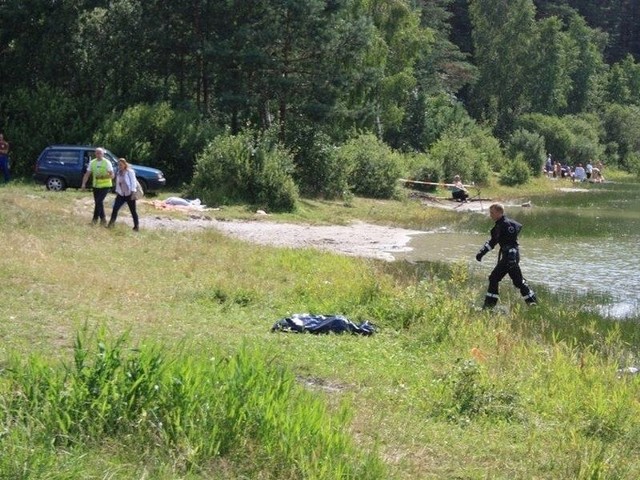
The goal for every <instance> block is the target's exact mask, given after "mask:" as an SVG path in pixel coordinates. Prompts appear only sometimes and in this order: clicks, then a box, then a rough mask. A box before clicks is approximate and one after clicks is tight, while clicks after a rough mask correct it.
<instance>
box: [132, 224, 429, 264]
mask: <svg viewBox="0 0 640 480" xmlns="http://www.w3.org/2000/svg"><path fill="white" fill-rule="evenodd" d="M140 228H141V229H157V228H160V229H162V228H166V229H171V230H202V229H215V230H218V231H220V232H223V233H224V234H227V235H229V236H231V237H234V238H239V239H242V240H246V241H248V242H252V243H257V244H260V245H270V246H274V247H285V248H317V249H319V250H324V251H331V252H335V253H340V254H344V255H351V256H358V257H368V258H378V259H381V260H387V261H393V260H395V257H394V253H400V252H406V251H410V250H411V248H410V247H409V246H408V244H409V241H410V240H411V237H412V236H413V235H418V234H421V233H426V232H423V231H420V230H408V229H404V228H394V227H384V226H380V225H373V224H369V223H364V222H353V223H351V224H349V225H299V224H290V223H278V222H271V221H265V220H256V221H219V220H215V219H211V218H209V217H207V216H200V217H196V216H195V215H194V216H192V218H189V219H185V220H177V219H171V218H161V217H143V218H141V219H140Z"/></svg>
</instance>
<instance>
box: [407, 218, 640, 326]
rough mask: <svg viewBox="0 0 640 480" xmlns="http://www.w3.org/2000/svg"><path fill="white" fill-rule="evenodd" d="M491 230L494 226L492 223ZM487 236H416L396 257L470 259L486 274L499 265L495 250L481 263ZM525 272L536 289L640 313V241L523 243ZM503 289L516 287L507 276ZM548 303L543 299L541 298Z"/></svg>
mask: <svg viewBox="0 0 640 480" xmlns="http://www.w3.org/2000/svg"><path fill="white" fill-rule="evenodd" d="M488 227H490V225H488ZM487 239H488V233H487V234H458V233H450V232H446V231H443V232H436V233H425V234H421V235H416V236H415V237H413V240H412V241H411V243H410V247H412V249H413V250H412V251H410V252H406V253H402V254H398V255H397V256H396V258H398V259H407V260H412V261H441V262H442V261H443V262H456V261H467V262H468V263H469V264H470V265H471V268H472V269H473V270H474V271H477V272H480V273H485V274H486V275H487V276H488V274H489V272H490V271H491V269H492V268H493V267H494V266H495V263H496V258H497V249H494V250H493V252H491V253H489V254H487V255H486V256H485V257H484V259H483V261H482V263H478V262H476V260H475V254H476V252H477V251H478V250H479V249H480V247H481V246H482V245H483V244H484V242H485V241H486V240H487ZM520 247H521V258H522V260H521V263H520V266H521V267H522V272H523V274H524V276H525V277H526V278H527V281H528V282H529V284H530V285H531V286H532V287H533V289H534V290H535V287H536V285H545V286H547V287H549V288H550V289H552V290H553V291H557V292H563V293H571V292H579V293H588V294H594V295H601V296H602V297H603V298H605V297H606V298H611V302H610V303H608V302H607V304H606V305H605V304H602V305H601V306H600V307H599V308H600V310H601V312H602V313H603V314H604V315H606V316H609V317H612V318H626V317H637V316H638V315H640V300H639V299H640V237H626V238H608V239H603V238H598V239H594V240H593V241H591V240H588V241H578V242H576V241H571V240H551V239H527V238H521V239H520ZM501 288H513V286H512V284H511V281H510V280H509V278H508V277H507V278H505V280H503V282H502V284H501ZM543 301H544V300H543Z"/></svg>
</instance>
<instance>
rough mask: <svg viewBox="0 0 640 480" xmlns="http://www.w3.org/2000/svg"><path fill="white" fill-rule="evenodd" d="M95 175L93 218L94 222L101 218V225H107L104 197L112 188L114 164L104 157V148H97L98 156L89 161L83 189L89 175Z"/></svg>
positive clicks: (83, 178) (83, 179)
mask: <svg viewBox="0 0 640 480" xmlns="http://www.w3.org/2000/svg"><path fill="white" fill-rule="evenodd" d="M90 176H92V177H93V202H94V207H93V220H92V222H93V223H94V224H96V223H98V219H100V224H101V225H105V226H106V225H107V216H106V215H105V213H104V199H105V198H107V194H108V193H109V191H110V190H111V188H112V179H113V165H112V164H111V162H110V161H109V160H108V159H106V158H104V149H103V148H96V158H94V159H93V160H91V162H89V166H88V167H87V171H86V173H85V174H84V177H82V189H85V188H86V186H87V181H88V180H89V177H90Z"/></svg>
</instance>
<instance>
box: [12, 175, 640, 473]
mask: <svg viewBox="0 0 640 480" xmlns="http://www.w3.org/2000/svg"><path fill="white" fill-rule="evenodd" d="M607 179H608V180H609V179H611V180H614V181H615V182H616V183H615V184H611V185H607V184H603V185H597V186H591V185H587V186H585V188H586V189H588V190H589V191H588V192H582V193H573V192H565V191H562V190H559V188H572V187H574V185H571V183H570V182H567V183H566V184H565V183H562V184H561V183H560V181H559V182H556V183H554V182H552V181H550V180H549V179H544V178H543V179H536V180H535V181H533V182H532V183H531V185H529V186H527V187H526V188H527V189H526V190H522V189H520V190H518V189H508V188H505V187H499V186H497V185H494V184H492V185H491V186H489V187H487V188H486V190H485V191H484V192H485V193H486V195H487V197H490V198H493V199H495V200H497V201H503V202H505V203H510V202H512V203H514V204H524V203H525V202H528V201H531V202H532V204H533V205H536V206H538V205H540V206H541V208H534V209H531V211H530V212H529V211H527V212H526V215H527V227H528V234H529V232H531V234H532V235H537V236H540V237H544V236H549V237H553V238H560V239H561V238H566V237H570V236H572V235H578V236H584V237H597V236H600V235H605V233H603V230H605V229H609V232H611V231H615V232H618V233H619V234H624V235H638V233H639V230H638V223H637V220H636V218H635V217H633V216H632V215H631V214H630V213H629V212H630V211H632V209H634V208H635V206H637V203H633V202H637V200H638V194H637V190H638V184H637V179H633V178H630V177H627V176H624V175H622V174H619V176H616V173H615V172H608V176H607ZM618 182H619V183H618ZM609 187H611V188H609ZM629 192H633V195H632V197H633V198H632V200H631V201H630V200H629V198H630V196H629ZM405 194H406V192H405ZM88 196H89V194H87V192H79V191H78V192H76V191H66V192H63V193H53V192H47V191H45V190H44V189H43V188H41V187H36V186H34V185H32V184H30V183H24V184H21V183H19V182H18V183H14V184H10V185H8V186H4V187H1V188H0V204H1V205H3V207H2V209H1V210H0V231H1V232H2V241H3V253H2V255H1V256H0V267H1V268H0V281H1V282H2V285H3V302H2V303H3V305H2V315H1V319H0V336H1V338H2V343H1V344H0V451H2V452H3V455H2V456H0V478H24V479H26V478H105V477H106V476H108V477H109V478H123V479H124V478H154V479H174V478H190V479H199V478H202V479H205V478H220V479H232V478H233V479H235V478H265V479H267V478H269V479H271V478H272V479H276V478H277V479H299V478H307V479H327V480H329V479H335V478H354V479H355V478H367V479H416V478H425V479H426V478H443V479H445V478H446V479H449V478H497V479H500V478H504V479H513V478H522V479H524V478H549V479H551V478H553V479H595V478H617V479H630V480H631V479H635V478H638V477H639V476H640V455H638V453H639V451H638V450H639V449H640V447H638V445H640V404H639V403H638V398H640V377H638V376H637V375H635V374H633V372H634V369H636V368H637V367H638V366H640V359H639V358H638V348H639V347H640V333H639V332H638V328H637V322H636V321H635V320H633V321H632V320H629V321H623V322H613V321H610V320H606V319H604V318H602V317H601V316H599V315H597V314H596V313H594V312H585V311H582V310H581V309H579V308H577V305H579V304H580V303H581V302H582V301H583V300H584V299H583V298H581V297H580V296H579V295H576V296H575V297H571V298H567V297H566V295H565V296H562V297H559V296H557V295H555V294H554V293H553V292H549V291H545V290H544V288H538V289H537V293H538V294H539V296H540V297H541V298H543V299H544V301H543V302H541V304H540V305H539V306H538V307H536V308H533V309H527V308H525V306H524V305H523V304H522V302H521V300H520V299H519V298H517V295H516V293H517V292H512V291H511V290H513V289H506V288H505V289H504V290H505V291H504V294H503V303H504V305H505V308H502V309H499V310H497V311H494V312H482V311H478V310H477V308H476V307H475V305H479V304H480V301H481V298H482V295H483V292H484V289H485V287H486V285H485V280H486V279H485V278H484V277H482V278H477V277H475V276H473V275H472V273H471V272H470V271H469V269H468V268H467V266H465V265H460V264H451V265H445V264H420V265H412V264H410V263H408V262H400V261H398V262H388V261H384V260H378V259H375V258H366V257H358V256H345V255H336V254H335V253H332V252H328V251H319V250H316V249H313V248H302V249H299V248H273V247H271V246H265V245H260V244H256V243H252V242H247V241H244V240H242V239H239V238H234V237H231V236H228V235H226V234H223V233H221V232H220V231H217V230H215V229H198V230H189V231H185V230H178V229H169V228H162V229H145V228H142V229H141V231H140V232H139V233H138V234H136V233H133V232H131V231H130V229H129V228H124V226H123V227H122V228H118V227H119V225H116V228H114V229H112V230H108V229H104V228H99V227H92V226H90V225H89V223H90V217H89V215H88V214H87V213H86V212H85V211H84V210H83V208H84V203H83V202H84V200H85V198H87V197H88ZM623 200H624V201H623ZM558 206H573V207H575V209H576V212H578V213H576V214H575V215H577V214H579V213H580V212H582V211H583V210H581V209H583V208H585V209H586V208H588V209H594V208H599V206H600V207H602V208H603V209H606V214H607V215H606V216H605V215H584V217H580V218H579V220H580V221H579V222H576V218H575V217H567V216H566V217H561V216H559V215H558V218H555V219H554V220H553V221H552V222H551V224H550V225H549V216H548V215H545V214H544V211H543V210H544V209H545V208H546V209H553V208H557V207H558ZM609 208H611V211H610V210H609ZM140 210H141V212H140V215H141V219H142V220H143V219H144V218H156V217H163V218H164V217H168V218H172V219H174V220H175V221H178V220H182V219H185V218H186V219H188V218H189V217H188V215H186V214H184V213H180V212H162V213H158V211H156V210H155V209H154V208H153V207H152V206H151V205H148V204H142V205H141V209H140ZM524 213H525V212H523V214H524ZM206 215H211V216H212V217H213V218H214V219H215V220H216V221H218V222H226V221H231V220H250V219H255V218H256V215H255V208H251V209H250V208H247V207H230V208H224V209H221V210H217V211H214V212H210V213H209V212H208V213H207V214H206ZM264 218H267V219H268V221H269V222H270V223H273V222H282V223H298V224H307V225H349V224H351V222H352V221H354V220H358V221H362V222H366V223H371V224H375V225H379V226H380V225H381V226H385V227H401V228H405V229H408V230H429V229H432V228H437V227H438V226H442V225H446V226H447V227H448V228H452V229H459V230H468V229H475V230H482V231H485V230H487V221H486V218H483V217H482V216H480V215H476V214H473V213H467V212H457V211H450V210H443V209H437V208H430V207H429V206H425V205H423V204H421V203H420V202H418V201H415V200H411V199H408V198H407V196H406V195H405V196H404V197H403V196H402V193H401V195H400V197H399V199H398V200H395V201H372V200H366V199H360V198H355V199H350V201H349V202H322V201H317V200H303V201H301V204H300V206H299V208H298V209H297V210H296V212H294V213H291V214H278V215H269V216H267V217H264ZM264 218H263V217H260V218H258V219H257V220H255V221H257V222H260V221H261V219H262V220H264ZM143 221H144V220H143ZM123 222H125V220H123ZM125 223H126V222H125ZM583 224H586V225H583ZM127 225H128V224H127ZM142 225H144V223H142ZM602 225H604V227H606V228H600V227H601V226H602ZM596 227H598V228H596ZM612 228H613V229H614V230H611V229H612ZM303 312H310V313H319V314H343V315H345V316H347V317H348V318H349V319H351V320H353V321H356V322H359V321H364V320H369V321H371V322H372V323H374V324H375V325H376V326H377V327H378V329H379V330H378V332H377V333H376V334H375V335H373V336H370V337H358V336H348V335H340V336H339V335H325V336H314V335H298V334H283V333H271V332H270V328H271V326H272V325H273V324H274V322H276V321H277V320H279V319H280V318H282V317H284V316H288V315H290V314H293V313H303Z"/></svg>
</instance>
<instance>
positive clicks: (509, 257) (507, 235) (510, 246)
mask: <svg viewBox="0 0 640 480" xmlns="http://www.w3.org/2000/svg"><path fill="white" fill-rule="evenodd" d="M489 216H490V217H491V220H493V221H494V222H496V223H495V225H494V226H493V228H492V229H491V238H490V239H489V240H488V241H487V242H486V243H485V244H484V245H483V246H482V248H481V249H480V251H479V252H478V253H477V254H476V260H477V261H479V262H481V261H482V257H484V256H485V255H486V254H487V252H489V251H491V250H493V247H495V246H496V245H500V252H499V253H498V263H497V264H496V266H495V268H494V269H493V271H492V272H491V274H490V275H489V288H488V289H487V294H486V296H485V298H484V306H483V307H482V308H493V307H495V306H496V304H497V303H498V300H499V298H500V296H499V295H498V286H499V284H500V281H501V280H502V279H503V278H504V276H505V275H509V277H510V278H511V281H512V282H513V285H514V286H515V287H516V288H517V289H519V290H520V293H521V294H522V298H523V299H524V301H525V302H527V304H529V305H535V304H536V303H537V298H536V295H535V293H533V290H531V288H529V285H527V282H526V280H525V279H524V278H523V276H522V271H521V270H520V251H519V248H518V233H520V230H521V229H522V225H521V224H519V223H518V222H516V221H515V220H512V219H510V218H507V217H506V216H505V215H504V207H503V206H502V205H501V204H499V203H494V204H493V205H491V206H490V207H489Z"/></svg>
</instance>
